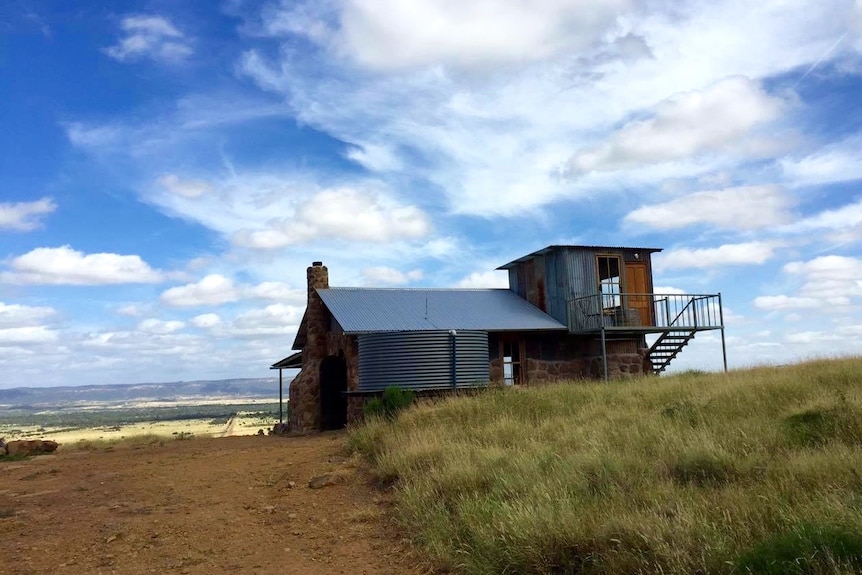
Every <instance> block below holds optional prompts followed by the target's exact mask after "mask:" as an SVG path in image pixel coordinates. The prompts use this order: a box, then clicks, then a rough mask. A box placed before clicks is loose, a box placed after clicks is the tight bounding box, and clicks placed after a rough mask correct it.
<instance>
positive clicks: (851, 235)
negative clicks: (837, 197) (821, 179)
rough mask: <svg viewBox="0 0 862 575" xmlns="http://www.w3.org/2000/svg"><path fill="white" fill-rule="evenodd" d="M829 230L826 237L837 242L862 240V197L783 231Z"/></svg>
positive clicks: (808, 218) (815, 215)
mask: <svg viewBox="0 0 862 575" xmlns="http://www.w3.org/2000/svg"><path fill="white" fill-rule="evenodd" d="M819 230H828V231H829V232H830V233H829V234H828V235H827V236H826V239H827V240H829V241H831V242H836V243H852V242H856V241H860V240H862V199H860V200H857V201H855V202H853V203H850V204H846V205H844V206H841V207H838V208H834V209H831V210H824V211H822V212H819V213H817V214H814V215H812V216H809V217H807V218H803V219H801V220H799V221H797V222H795V223H793V224H790V225H788V226H785V227H784V228H783V231H787V232H791V233H808V232H812V231H819Z"/></svg>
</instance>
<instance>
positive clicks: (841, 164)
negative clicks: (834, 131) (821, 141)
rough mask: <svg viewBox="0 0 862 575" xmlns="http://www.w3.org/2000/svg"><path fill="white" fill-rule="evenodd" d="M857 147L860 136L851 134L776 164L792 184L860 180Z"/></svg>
mask: <svg viewBox="0 0 862 575" xmlns="http://www.w3.org/2000/svg"><path fill="white" fill-rule="evenodd" d="M860 149H862V137H860V136H858V135H853V136H851V137H849V138H846V139H844V140H841V141H839V142H836V143H833V144H830V145H827V146H825V147H823V148H821V149H819V150H817V151H815V152H813V153H810V154H808V155H806V156H803V157H801V158H799V159H794V158H783V159H782V160H781V161H780V165H781V169H782V171H783V173H784V176H785V178H786V179H787V181H788V183H789V184H792V185H795V186H811V185H820V184H830V183H835V182H846V181H852V180H860V179H862V165H860V162H859V150H860Z"/></svg>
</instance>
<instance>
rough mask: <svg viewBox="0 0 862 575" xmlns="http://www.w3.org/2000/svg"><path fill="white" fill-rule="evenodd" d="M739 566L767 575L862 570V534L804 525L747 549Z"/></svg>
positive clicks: (743, 570) (853, 531)
mask: <svg viewBox="0 0 862 575" xmlns="http://www.w3.org/2000/svg"><path fill="white" fill-rule="evenodd" d="M736 565H737V569H738V572H740V573H758V574H764V575H771V574H775V575H785V574H795V575H809V574H811V575H815V574H819V573H842V572H854V573H858V572H859V570H860V569H862V533H860V532H859V531H855V530H850V529H847V528H843V527H836V526H822V525H811V524H804V525H801V526H799V527H798V528H797V529H795V530H794V531H790V532H785V533H779V534H776V535H773V536H772V537H769V538H767V539H765V540H763V541H761V542H760V543H759V544H757V545H755V546H754V547H752V548H751V549H749V550H748V551H746V552H744V553H743V554H742V555H741V556H740V557H739V559H738V560H737V562H736Z"/></svg>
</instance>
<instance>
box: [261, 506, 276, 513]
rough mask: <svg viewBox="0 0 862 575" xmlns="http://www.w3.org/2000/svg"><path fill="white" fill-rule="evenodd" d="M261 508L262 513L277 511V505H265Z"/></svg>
mask: <svg viewBox="0 0 862 575" xmlns="http://www.w3.org/2000/svg"><path fill="white" fill-rule="evenodd" d="M260 510H261V512H262V513H275V505H264V506H263V507H261V508H260Z"/></svg>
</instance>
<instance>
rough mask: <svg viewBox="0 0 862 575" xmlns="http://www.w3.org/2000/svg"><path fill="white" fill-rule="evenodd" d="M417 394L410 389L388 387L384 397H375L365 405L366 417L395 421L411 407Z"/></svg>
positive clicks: (384, 391)
mask: <svg viewBox="0 0 862 575" xmlns="http://www.w3.org/2000/svg"><path fill="white" fill-rule="evenodd" d="M414 397H415V394H414V393H413V391H412V390H410V389H402V388H400V387H387V388H386V389H384V390H383V395H381V396H380V397H375V398H374V399H372V400H371V401H369V402H367V403H366V404H365V410H364V411H365V415H366V417H383V418H386V419H395V418H396V417H397V416H398V413H400V412H401V411H403V410H405V409H407V408H408V407H410V404H412V403H413V399H414Z"/></svg>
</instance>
